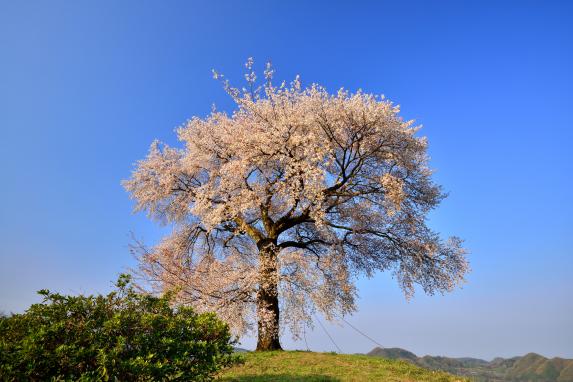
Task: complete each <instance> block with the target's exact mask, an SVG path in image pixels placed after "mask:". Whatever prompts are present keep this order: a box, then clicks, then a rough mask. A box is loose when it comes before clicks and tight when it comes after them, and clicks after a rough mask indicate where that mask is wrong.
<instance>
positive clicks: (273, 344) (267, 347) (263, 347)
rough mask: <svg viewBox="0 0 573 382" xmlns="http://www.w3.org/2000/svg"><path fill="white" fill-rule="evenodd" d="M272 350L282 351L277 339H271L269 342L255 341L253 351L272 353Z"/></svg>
mask: <svg viewBox="0 0 573 382" xmlns="http://www.w3.org/2000/svg"><path fill="white" fill-rule="evenodd" d="M273 350H283V348H282V347H281V343H280V342H279V339H278V338H273V339H269V340H261V339H260V338H259V340H258V341H257V349H256V350H255V351H273Z"/></svg>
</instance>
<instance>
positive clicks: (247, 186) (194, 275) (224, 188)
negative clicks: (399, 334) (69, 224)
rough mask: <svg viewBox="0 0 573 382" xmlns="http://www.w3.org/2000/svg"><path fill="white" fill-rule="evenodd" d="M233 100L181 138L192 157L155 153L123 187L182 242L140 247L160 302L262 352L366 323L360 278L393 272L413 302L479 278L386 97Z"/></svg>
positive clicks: (321, 93) (288, 88)
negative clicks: (283, 337) (324, 329)
mask: <svg viewBox="0 0 573 382" xmlns="http://www.w3.org/2000/svg"><path fill="white" fill-rule="evenodd" d="M246 67H247V73H246V80H247V86H246V87H245V88H242V89H238V88H234V87H232V86H231V85H230V84H229V82H228V81H227V80H226V79H225V78H224V77H223V76H222V75H220V74H218V73H216V72H214V77H215V78H218V79H220V80H221V81H222V83H223V84H224V88H225V90H226V91H227V93H228V94H229V95H230V96H231V97H232V98H233V100H234V101H235V102H236V105H237V108H236V110H235V111H234V112H233V113H232V114H231V115H229V114H227V113H224V112H220V111H216V110H213V111H212V113H211V114H210V115H209V116H208V117H206V118H198V117H194V118H192V119H191V120H190V121H188V122H187V123H186V124H185V125H184V126H182V127H180V128H179V129H178V130H177V134H178V138H179V140H180V141H181V142H182V147H180V148H173V147H169V146H167V145H165V144H162V143H159V142H154V143H153V144H152V145H151V149H150V151H149V154H148V156H147V158H145V159H144V160H141V161H139V162H138V163H137V165H136V168H135V170H134V171H133V174H132V176H131V178H130V179H129V180H126V181H124V186H125V188H126V189H127V191H128V192H129V193H130V194H131V197H132V198H133V199H135V201H136V206H135V210H137V211H141V210H143V211H146V212H147V214H148V215H149V216H150V217H151V218H153V219H155V220H157V221H159V222H161V223H163V224H168V225H171V226H172V227H174V228H173V232H172V233H171V234H170V235H169V236H167V237H165V238H164V239H163V240H162V241H161V242H160V243H159V244H157V245H156V246H154V247H151V248H145V247H141V248H140V249H142V251H141V253H140V254H141V256H140V268H139V271H140V274H141V275H143V276H144V277H145V279H146V280H147V282H148V284H150V285H151V286H152V287H153V289H154V290H155V291H156V292H159V293H160V292H163V291H166V290H172V291H175V293H176V296H177V301H178V302H179V303H181V304H189V305H192V306H194V307H195V308H196V309H197V310H199V311H215V312H217V313H218V314H219V315H220V317H222V318H223V319H224V320H226V321H227V322H228V323H229V324H230V325H231V327H232V329H233V330H234V332H235V333H236V334H237V335H241V334H245V333H248V332H254V331H255V330H256V331H257V332H258V342H257V350H273V349H280V348H281V345H280V341H279V338H280V333H281V331H282V330H283V329H284V328H288V329H289V330H290V332H291V333H292V334H293V335H294V336H295V337H297V336H300V334H301V333H302V330H304V327H305V326H306V325H312V317H313V314H314V313H315V312H319V313H321V314H323V315H324V316H325V317H326V318H327V319H330V320H333V319H336V318H337V317H342V316H344V315H347V314H349V313H352V312H353V311H355V308H356V306H355V298H356V295H357V291H356V287H355V281H356V279H357V277H359V276H361V275H365V276H368V277H371V276H373V275H374V274H375V273H376V272H378V271H390V272H392V273H393V275H394V277H395V278H396V280H397V282H398V284H399V285H400V287H401V288H402V290H403V291H404V293H405V295H406V297H408V298H409V297H410V296H412V295H413V293H414V290H415V288H416V285H418V286H419V287H421V289H422V290H423V291H424V292H426V293H428V294H433V293H434V292H442V293H443V292H446V291H451V290H452V289H454V288H455V287H456V286H457V285H459V284H460V283H462V282H463V279H464V275H465V274H466V272H467V271H468V263H467V261H466V258H465V250H464V249H463V248H462V245H461V244H462V242H461V240H460V239H459V238H457V237H452V238H449V239H447V240H442V239H440V237H439V236H438V234H437V233H435V232H433V231H432V230H431V229H429V228H428V227H427V225H426V215H427V214H428V212H429V211H430V210H432V209H433V208H434V207H436V206H437V205H438V204H439V202H440V201H441V200H442V199H443V198H444V193H443V192H442V191H441V188H440V187H439V186H438V185H436V184H435V183H434V182H433V181H432V179H431V175H432V170H431V169H430V168H429V167H428V156H427V143H426V139H425V138H424V137H419V136H417V132H418V130H419V127H417V126H415V125H414V123H413V121H405V120H404V119H403V118H402V117H400V116H399V107H398V106H395V105H393V104H392V103H391V102H390V101H388V100H386V99H385V98H384V97H383V96H375V95H371V94H365V93H363V92H361V91H358V92H356V93H350V92H348V91H347V90H344V89H341V90H339V91H338V92H337V93H336V94H334V95H332V94H329V93H328V92H327V91H326V90H325V89H324V88H323V87H321V86H319V85H316V84H313V85H311V86H310V87H308V88H303V87H302V86H301V82H300V80H299V78H298V77H297V78H296V79H295V80H294V81H293V82H292V83H290V84H288V85H287V84H285V83H284V82H283V83H282V84H281V85H279V86H276V85H274V83H273V81H272V78H273V69H272V67H271V65H270V64H267V66H266V69H265V72H264V74H265V76H264V77H265V78H264V80H263V81H262V84H261V85H259V86H257V78H256V75H255V72H254V71H253V61H252V59H249V60H248V62H247V64H246Z"/></svg>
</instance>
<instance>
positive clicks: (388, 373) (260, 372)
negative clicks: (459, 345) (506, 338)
mask: <svg viewBox="0 0 573 382" xmlns="http://www.w3.org/2000/svg"><path fill="white" fill-rule="evenodd" d="M219 380H220V381H227V382H231V381H234V382H245V381H253V382H262V381H265V382H267V381H268V382H270V381H275V382H283V381H284V382H286V381H291V382H303V381H304V382H318V381H323V382H327V381H328V382H334V381H388V382H418V381H419V382H455V381H460V382H461V381H469V380H468V379H465V378H462V377H456V376H453V375H451V374H447V373H444V372H440V371H432V370H427V369H422V368H420V367H417V366H414V365H412V364H410V363H407V362H404V361H396V360H389V359H384V358H378V357H369V356H365V355H348V354H335V353H314V352H304V351H284V352H262V353H257V352H250V353H246V354H244V363H243V364H241V365H236V366H233V367H232V368H230V369H228V370H225V371H224V372H222V373H221V374H220V375H219Z"/></svg>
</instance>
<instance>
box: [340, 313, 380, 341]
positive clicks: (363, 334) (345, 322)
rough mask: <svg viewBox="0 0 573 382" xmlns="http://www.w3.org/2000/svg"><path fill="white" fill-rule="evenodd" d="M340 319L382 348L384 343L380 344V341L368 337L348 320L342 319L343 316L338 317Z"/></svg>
mask: <svg viewBox="0 0 573 382" xmlns="http://www.w3.org/2000/svg"><path fill="white" fill-rule="evenodd" d="M340 319H341V320H342V321H344V322H345V323H346V324H348V326H350V327H351V328H352V329H354V330H356V331H357V332H358V333H360V334H362V335H363V336H364V337H366V338H368V339H369V340H370V341H372V342H373V343H375V344H376V345H378V346H380V347H381V348H384V345H382V344H381V343H380V342H378V341H376V340H375V339H373V338H372V337H370V336H369V335H367V334H364V333H363V332H362V331H360V330H359V329H358V328H356V327H355V326H354V325H352V324H351V323H350V322H348V321H346V320H345V319H344V317H340Z"/></svg>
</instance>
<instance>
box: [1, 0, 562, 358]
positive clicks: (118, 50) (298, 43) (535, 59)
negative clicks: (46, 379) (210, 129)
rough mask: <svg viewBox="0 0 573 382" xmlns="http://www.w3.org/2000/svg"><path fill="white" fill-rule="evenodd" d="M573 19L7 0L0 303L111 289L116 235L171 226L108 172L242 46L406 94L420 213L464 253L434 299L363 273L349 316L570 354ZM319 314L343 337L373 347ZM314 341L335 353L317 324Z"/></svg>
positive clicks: (395, 5)
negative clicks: (420, 179)
mask: <svg viewBox="0 0 573 382" xmlns="http://www.w3.org/2000/svg"><path fill="white" fill-rule="evenodd" d="M572 19H573V2H568V1H563V2H556V1H541V0H540V1H535V2H533V1H518V2H517V1H516V2H502V1H491V2H484V1H463V2H462V1H434V2H428V1H419V2H415V1H414V2H413V1H409V2H401V1H394V2H359V1H352V2H350V1H348V2H332V1H330V2H324V3H320V2H313V3H312V4H311V2H303V1H289V2H278V1H276V2H256V1H245V2H238V1H219V2H191V1H181V2H177V1H168V2H160V1H155V2H152V1H122V2H119V1H90V2H88V1H68V2H61V1H49V2H48V1H37V2H30V1H11V2H9V1H2V2H0V129H1V135H0V171H1V174H2V176H1V184H0V201H1V203H0V310H1V311H4V312H10V311H13V312H21V311H23V310H24V309H26V307H28V306H29V304H31V303H33V302H37V301H39V299H38V297H37V295H36V294H35V291H36V290H39V289H42V288H48V289H52V290H56V291H61V292H64V293H96V292H98V293H99V292H101V293H103V292H107V291H108V290H110V286H111V284H112V282H113V281H114V280H115V279H116V277H117V275H118V273H120V272H122V271H124V270H125V269H126V268H127V267H129V266H133V265H134V260H133V259H132V257H131V255H130V254H129V251H128V248H127V245H128V244H129V242H130V238H129V233H130V232H131V231H133V232H134V233H135V234H136V235H137V236H138V237H140V238H144V239H145V240H146V241H147V242H149V243H154V242H156V241H157V240H158V239H159V238H160V237H161V235H162V234H163V233H165V232H166V228H161V227H158V226H157V225H156V224H154V223H152V222H149V221H148V220H147V219H146V217H145V216H144V215H142V214H138V215H133V214H132V213H131V208H132V202H131V201H130V200H129V198H128V195H127V194H126V192H125V191H124V190H123V189H122V187H121V185H120V181H121V180H122V179H125V178H127V177H129V175H130V171H131V169H132V165H133V163H134V162H135V161H136V160H138V159H141V158H143V157H144V156H145V154H146V152H147V149H148V146H149V144H150V143H151V141H152V140H153V139H155V138H158V139H160V140H164V141H166V142H168V143H171V144H176V139H175V134H174V132H173V130H174V128H175V127H177V126H178V125H180V124H182V123H183V122H184V121H185V120H186V119H188V118H190V117H192V116H194V115H198V116H204V115H206V114H207V113H208V112H209V111H210V108H211V105H212V103H215V104H217V106H218V108H220V109H225V110H230V108H231V106H232V105H231V102H230V100H229V99H228V97H227V96H226V94H225V93H224V92H223V90H222V89H221V87H220V84H219V83H218V82H216V81H214V80H213V79H212V78H211V73H210V71H211V69H212V68H216V69H218V70H219V71H221V72H223V73H225V74H226V76H227V77H229V78H230V79H231V80H234V83H235V84H241V81H242V72H243V69H244V67H243V63H244V61H245V59H246V58H247V57H249V56H253V57H255V60H256V62H258V64H259V66H258V67H259V68H261V67H262V64H263V62H264V61H265V60H267V59H271V60H272V61H273V64H274V66H275V68H276V69H277V77H278V78H279V79H287V80H289V79H292V78H293V77H294V75H295V74H297V73H298V74H300V75H301V76H302V80H303V82H304V83H306V84H309V83H311V82H318V83H321V84H323V85H325V86H326V87H327V88H328V89H329V90H330V91H335V90H337V89H338V88H339V87H341V86H344V87H346V88H349V89H351V90H356V89H358V88H362V89H364V90H366V91H368V92H374V93H383V94H385V95H386V96H387V97H388V98H390V99H391V100H393V101H394V102H396V103H398V104H400V105H402V110H403V115H404V116H405V117H406V118H414V119H416V120H417V121H418V122H419V123H422V124H423V125H424V128H423V129H422V131H421V133H422V134H423V135H426V136H427V137H428V139H429V142H430V154H431V157H432V161H431V163H432V166H433V167H434V168H435V169H436V170H437V172H436V175H435V179H436V180H437V182H438V183H440V184H442V185H443V186H444V188H445V189H446V190H447V191H448V192H449V193H450V196H449V197H448V198H447V199H446V200H445V201H444V202H443V203H442V205H441V206H440V207H439V208H438V209H437V210H436V211H435V212H434V213H432V215H431V220H430V225H431V226H432V227H433V228H434V229H436V230H438V231H440V232H442V233H443V234H444V235H451V234H456V235H459V236H461V237H462V238H464V239H465V240H466V246H467V247H468V248H469V249H470V251H471V255H470V261H471V265H472V268H473V272H472V273H471V274H470V275H469V277H468V283H467V284H466V285H465V286H464V288H463V289H461V290H458V291H456V292H454V293H451V294H448V295H445V296H441V295H437V296H433V297H428V296H424V295H423V294H422V293H418V294H417V295H416V297H415V298H414V299H413V300H412V301H410V302H406V301H405V300H404V298H403V296H402V294H401V292H400V290H399V288H398V287H397V285H396V283H395V282H394V280H392V278H391V276H390V275H388V274H381V275H378V276H376V277H375V278H373V279H370V280H361V281H360V282H359V287H360V292H361V293H360V301H359V311H358V312H357V313H356V314H355V315H354V316H352V317H350V318H349V319H348V320H349V322H351V323H352V324H353V325H355V326H356V327H357V328H359V329H360V330H362V331H364V332H365V333H367V334H368V335H369V336H371V337H372V338H374V339H376V340H377V341H378V342H380V343H382V344H384V345H385V346H400V347H403V348H406V349H409V350H411V351H413V352H415V353H417V354H419V355H423V354H434V355H448V356H475V357H484V358H492V357H494V356H515V355H521V354H524V353H527V352H530V351H533V352H538V353H541V354H543V355H546V356H562V357H569V358H573V242H572V240H573V223H572V216H573V202H572V200H571V188H572V186H573V160H572V157H571V155H572V149H571V145H572V142H573V132H572V131H573V129H572V127H573V126H572V116H573V112H572V111H573V23H572V22H571V20H572ZM327 328H328V331H329V332H330V334H331V335H332V337H333V338H334V340H335V341H336V343H337V344H338V346H339V347H340V348H341V349H342V351H343V352H346V353H353V352H366V351H369V350H370V349H371V348H372V347H373V346H374V344H373V343H371V342H369V340H367V339H366V338H364V337H361V336H360V335H358V334H357V333H356V332H354V331H353V330H352V329H350V328H349V327H348V326H337V325H329V326H327ZM307 339H308V344H309V346H310V348H311V349H312V350H335V349H334V346H333V345H332V344H331V343H330V341H329V339H328V337H327V336H326V335H325V334H324V332H322V330H321V329H320V326H317V327H316V329H315V330H314V332H312V333H309V334H308V335H307ZM283 342H284V345H285V346H286V347H287V348H291V349H292V348H305V345H304V343H303V342H294V341H292V340H290V339H288V338H284V339H283ZM243 345H244V346H245V347H251V346H253V340H252V339H245V340H244V342H243Z"/></svg>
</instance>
